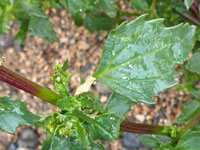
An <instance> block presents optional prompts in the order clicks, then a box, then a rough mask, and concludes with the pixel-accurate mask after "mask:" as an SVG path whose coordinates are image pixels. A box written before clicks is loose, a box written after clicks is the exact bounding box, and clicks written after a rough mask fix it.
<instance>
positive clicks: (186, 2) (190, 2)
mask: <svg viewBox="0 0 200 150" xmlns="http://www.w3.org/2000/svg"><path fill="white" fill-rule="evenodd" d="M193 2H194V0H185V1H184V3H185V6H186V8H187V9H189V8H190V6H191V5H192V3H193Z"/></svg>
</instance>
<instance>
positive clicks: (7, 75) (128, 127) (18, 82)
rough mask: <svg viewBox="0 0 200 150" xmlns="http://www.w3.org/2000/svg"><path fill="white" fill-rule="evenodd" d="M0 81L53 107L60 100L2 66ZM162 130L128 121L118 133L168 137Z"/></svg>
mask: <svg viewBox="0 0 200 150" xmlns="http://www.w3.org/2000/svg"><path fill="white" fill-rule="evenodd" d="M0 81H3V82H6V83H8V84H10V85H12V86H14V87H16V88H18V89H21V90H23V91H25V92H27V93H30V94H32V95H34V96H37V97H39V98H41V99H42V100H45V101H47V102H50V103H51V104H53V105H56V102H57V100H58V99H60V98H62V97H61V96H60V95H58V94H56V93H54V92H53V91H51V90H49V89H47V88H45V87H42V86H40V85H38V84H37V83H34V82H32V81H30V80H28V79H26V78H24V77H22V76H21V75H19V74H17V73H15V72H13V71H11V70H9V69H7V68H5V67H3V66H0ZM164 128H168V127H164V126H156V125H145V124H137V123H133V122H129V121H124V122H122V123H121V125H120V131H122V132H130V133H138V134H160V135H168V134H166V133H163V132H162V131H163V129H164Z"/></svg>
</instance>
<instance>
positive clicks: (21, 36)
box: [15, 20, 29, 43]
mask: <svg viewBox="0 0 200 150" xmlns="http://www.w3.org/2000/svg"><path fill="white" fill-rule="evenodd" d="M28 27H29V20H21V24H20V27H19V32H18V33H17V34H16V35H15V39H16V40H17V41H18V43H22V42H24V40H25V39H26V35H27V32H28Z"/></svg>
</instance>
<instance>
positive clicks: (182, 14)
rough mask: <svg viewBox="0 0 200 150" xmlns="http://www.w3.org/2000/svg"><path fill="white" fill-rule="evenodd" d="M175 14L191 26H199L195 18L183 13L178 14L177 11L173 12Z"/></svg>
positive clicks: (199, 23) (199, 22)
mask: <svg viewBox="0 0 200 150" xmlns="http://www.w3.org/2000/svg"><path fill="white" fill-rule="evenodd" d="M174 11H175V12H176V13H177V14H179V15H180V16H181V17H183V18H185V19H186V20H188V21H190V22H191V23H192V24H194V25H197V26H200V21H199V20H197V19H196V18H194V17H192V16H190V15H189V14H188V13H187V12H185V13H180V12H179V11H177V10H174Z"/></svg>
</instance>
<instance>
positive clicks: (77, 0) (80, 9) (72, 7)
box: [68, 0, 88, 26]
mask: <svg viewBox="0 0 200 150" xmlns="http://www.w3.org/2000/svg"><path fill="white" fill-rule="evenodd" d="M87 1H88V0H68V6H69V11H70V13H71V14H72V17H73V19H74V21H75V24H76V25H78V26H80V25H82V24H83V14H84V13H85V10H86V6H87Z"/></svg>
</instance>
